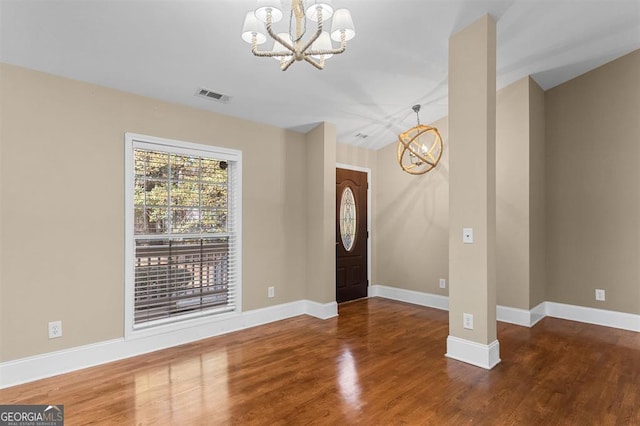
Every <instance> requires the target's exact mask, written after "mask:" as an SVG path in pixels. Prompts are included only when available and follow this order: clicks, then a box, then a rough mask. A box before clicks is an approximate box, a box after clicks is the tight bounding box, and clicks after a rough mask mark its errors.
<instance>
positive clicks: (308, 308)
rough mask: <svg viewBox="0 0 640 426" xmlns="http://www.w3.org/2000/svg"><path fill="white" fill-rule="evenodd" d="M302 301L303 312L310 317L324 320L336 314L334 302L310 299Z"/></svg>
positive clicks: (336, 307) (336, 308)
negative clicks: (303, 305) (319, 301)
mask: <svg viewBox="0 0 640 426" xmlns="http://www.w3.org/2000/svg"><path fill="white" fill-rule="evenodd" d="M304 303H305V309H304V313H305V314H307V315H311V316H312V317H316V318H320V319H323V320H325V319H329V318H333V317H337V316H338V304H337V303H336V302H331V303H318V302H314V301H312V300H305V301H304Z"/></svg>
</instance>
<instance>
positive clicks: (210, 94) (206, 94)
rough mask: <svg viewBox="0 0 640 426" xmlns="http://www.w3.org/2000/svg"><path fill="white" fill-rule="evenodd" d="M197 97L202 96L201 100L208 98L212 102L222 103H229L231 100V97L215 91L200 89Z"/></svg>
mask: <svg viewBox="0 0 640 426" xmlns="http://www.w3.org/2000/svg"><path fill="white" fill-rule="evenodd" d="M196 96H200V97H201V98H206V99H209V100H212V101H218V102H222V103H225V104H226V103H227V102H229V100H230V99H231V96H228V95H223V94H222V93H216V92H214V91H213V90H209V89H204V88H200V89H198V91H197V92H196Z"/></svg>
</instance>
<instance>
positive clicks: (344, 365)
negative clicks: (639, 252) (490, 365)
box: [0, 298, 640, 425]
mask: <svg viewBox="0 0 640 426" xmlns="http://www.w3.org/2000/svg"><path fill="white" fill-rule="evenodd" d="M339 312H340V316H339V317H338V318H334V319H330V320H325V321H322V320H319V319H315V318H312V317H308V316H300V317H296V318H292V319H288V320H284V321H280V322H277V323H272V324H268V325H264V326H260V327H255V328H252V329H249V330H244V331H241V332H236V333H231V334H228V335H224V336H220V337H215V338H211V339H207V340H203V341H200V342H196V343H192V344H188V345H183V346H179V347H176V348H171V349H167V350H163V351H158V352H154V353H152V354H148V355H143V356H139V357H135V358H130V359H127V360H123V361H118V362H114V363H110V364H106V365H102V366H99V367H94V368H89V369H85V370H81V371H77V372H74V373H69V374H65V375H61V376H57V377H52V378H49V379H45V380H40V381H37V382H32V383H28V384H25V385H20V386H15V387H12V388H8V389H4V390H0V403H1V404H16V403H25V404H64V406H65V420H66V422H65V424H66V425H88V424H100V425H109V424H114V425H170V424H175V425H217V424H224V425H226V424H233V425H351V424H364V425H462V424H480V425H485V424H486V425H640V333H634V332H628V331H622V330H617V329H611V328H606V327H599V326H592V325H587V324H581V323H577V322H572V321H565V320H559V319H553V318H545V319H544V320H542V321H541V322H540V323H539V324H537V325H536V326H535V327H533V328H531V329H529V328H525V327H518V326H515V325H511V324H506V323H498V339H499V341H500V348H501V358H502V363H501V364H499V365H498V366H497V367H496V368H494V369H493V370H491V371H486V370H483V369H480V368H477V367H473V366H470V365H467V364H464V363H461V362H458V361H454V360H451V359H448V358H446V357H445V356H444V353H445V350H446V338H447V334H448V313H447V312H444V311H438V310H434V309H429V308H424V307H419V306H415V305H410V304H405V303H400V302H395V301H390V300H385V299H381V298H372V299H365V300H360V301H357V302H353V303H348V304H344V305H341V306H340V308H339Z"/></svg>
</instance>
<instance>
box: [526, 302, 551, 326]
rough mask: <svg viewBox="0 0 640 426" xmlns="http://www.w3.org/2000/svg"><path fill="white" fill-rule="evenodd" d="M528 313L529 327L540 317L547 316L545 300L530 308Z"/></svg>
mask: <svg viewBox="0 0 640 426" xmlns="http://www.w3.org/2000/svg"><path fill="white" fill-rule="evenodd" d="M529 312H530V315H529V324H531V325H530V326H529V327H533V326H534V325H536V324H537V323H538V322H539V321H540V320H541V319H543V318H544V317H546V316H547V302H542V303H540V304H538V305H536V306H535V307H534V308H533V309H531V310H530V311H529Z"/></svg>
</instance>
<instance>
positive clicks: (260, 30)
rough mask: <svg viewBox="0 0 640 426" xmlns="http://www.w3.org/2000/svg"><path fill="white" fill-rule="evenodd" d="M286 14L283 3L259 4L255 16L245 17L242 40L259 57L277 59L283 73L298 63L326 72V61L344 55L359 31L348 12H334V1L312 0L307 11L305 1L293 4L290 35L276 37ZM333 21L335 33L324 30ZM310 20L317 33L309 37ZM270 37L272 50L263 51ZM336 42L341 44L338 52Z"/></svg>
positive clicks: (266, 1)
mask: <svg viewBox="0 0 640 426" xmlns="http://www.w3.org/2000/svg"><path fill="white" fill-rule="evenodd" d="M283 16H284V14H283V11H282V4H281V2H280V1H279V0H258V3H257V7H256V9H255V10H254V11H253V12H249V13H247V14H246V16H245V20H244V25H243V27H242V34H241V35H242V39H243V40H244V41H246V42H247V43H249V44H251V52H252V53H253V54H254V55H255V56H258V57H266V58H275V59H276V60H278V61H279V62H280V69H281V70H282V71H286V70H287V69H289V67H290V66H291V65H292V64H293V63H294V62H295V61H306V62H308V63H309V64H311V65H313V66H314V67H315V68H317V69H319V70H321V69H323V68H324V64H325V60H327V59H329V58H330V57H332V56H333V55H338V54H340V53H343V52H344V51H345V50H346V48H347V41H348V40H351V39H352V38H354V37H355V35H356V31H355V27H354V26H353V20H352V19H351V13H350V12H349V10H347V9H338V10H335V11H334V9H333V3H332V1H331V0H312V1H310V2H308V3H307V8H306V10H305V8H304V3H303V0H291V11H290V13H289V32H288V33H283V32H280V33H276V32H275V30H274V28H273V25H274V24H275V23H277V22H279V21H280V20H282V18H283ZM331 17H333V20H332V22H331V32H330V33H329V32H328V31H325V30H324V26H325V24H324V21H328V20H329V19H331ZM307 19H308V20H309V21H311V22H315V24H316V25H315V28H316V29H315V31H314V32H313V33H311V34H309V35H308V37H306V36H307ZM267 35H268V36H269V37H271V38H272V39H273V40H274V45H273V49H272V50H259V48H258V46H259V45H261V44H263V43H264V42H265V41H266V38H267ZM332 40H334V41H337V42H338V43H340V45H339V47H337V48H334V47H333V43H332Z"/></svg>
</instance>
